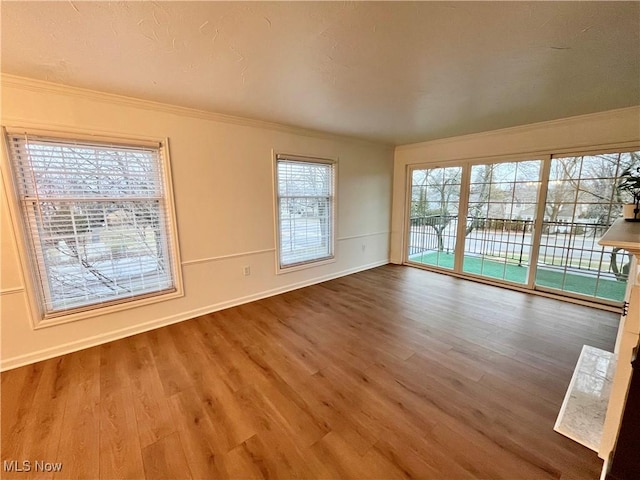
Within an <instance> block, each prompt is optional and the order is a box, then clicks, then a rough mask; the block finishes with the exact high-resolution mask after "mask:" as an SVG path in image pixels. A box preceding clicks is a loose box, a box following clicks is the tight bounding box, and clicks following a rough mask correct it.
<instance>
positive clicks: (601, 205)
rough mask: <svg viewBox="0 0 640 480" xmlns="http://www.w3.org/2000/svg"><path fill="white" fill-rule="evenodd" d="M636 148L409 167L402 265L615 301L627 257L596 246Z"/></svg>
mask: <svg viewBox="0 0 640 480" xmlns="http://www.w3.org/2000/svg"><path fill="white" fill-rule="evenodd" d="M638 165H640V152H637V151H636V152H616V153H605V154H597V155H579V156H567V155H565V156H549V157H547V158H546V159H544V158H543V159H531V160H523V161H508V162H494V163H479V162H467V163H461V164H459V165H452V166H446V167H435V168H415V169H413V170H410V179H411V185H410V201H409V202H410V205H409V207H410V208H409V215H408V218H407V253H406V261H407V263H409V264H418V265H425V266H428V267H434V268H438V269H445V270H449V271H453V272H456V273H459V274H463V275H468V276H470V277H482V278H488V279H492V280H494V281H498V282H502V283H509V284H517V285H521V286H523V287H526V288H529V289H539V290H548V291H552V292H556V293H559V294H562V295H567V296H571V297H577V298H583V299H591V300H595V301H599V302H605V303H606V302H608V303H616V302H619V301H621V300H622V299H623V298H624V292H625V288H626V280H627V276H628V269H629V262H630V256H629V255H628V254H627V253H626V252H624V251H621V250H616V249H611V248H603V247H600V246H599V245H598V243H597V240H598V239H599V238H600V237H601V236H602V234H603V233H604V232H605V231H606V229H607V228H608V227H609V226H610V225H611V224H612V223H613V221H614V220H615V219H616V218H618V217H619V216H620V212H621V209H622V198H621V197H620V194H619V192H618V191H617V189H616V179H617V178H618V176H619V175H620V173H621V172H622V171H623V170H625V169H626V168H629V167H632V166H638Z"/></svg>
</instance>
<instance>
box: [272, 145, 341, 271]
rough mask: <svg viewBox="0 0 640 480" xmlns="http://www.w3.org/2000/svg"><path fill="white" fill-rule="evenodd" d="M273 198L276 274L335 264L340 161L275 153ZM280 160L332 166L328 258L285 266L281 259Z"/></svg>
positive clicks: (273, 153)
mask: <svg viewBox="0 0 640 480" xmlns="http://www.w3.org/2000/svg"><path fill="white" fill-rule="evenodd" d="M272 155H273V188H274V190H273V192H274V193H273V198H274V229H275V243H276V253H275V261H276V274H283V273H289V272H295V271H299V270H303V269H306V268H311V267H316V266H320V265H326V264H330V263H334V262H335V261H336V238H337V232H336V225H337V221H336V216H337V181H338V160H337V159H333V158H327V157H322V156H311V155H297V154H289V153H278V152H275V151H273V152H272ZM280 160H283V161H289V162H300V163H303V162H305V163H312V164H313V163H315V164H324V165H330V166H331V174H332V175H331V195H330V197H329V198H330V203H331V204H330V207H329V214H330V219H329V228H330V229H331V234H330V236H329V250H330V254H329V255H328V256H323V257H320V258H318V259H312V260H306V261H303V262H299V263H293V264H289V265H283V264H282V259H281V231H280V200H281V195H280V192H279V184H278V162H279V161H280Z"/></svg>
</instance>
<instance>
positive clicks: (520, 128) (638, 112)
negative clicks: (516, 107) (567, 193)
mask: <svg viewBox="0 0 640 480" xmlns="http://www.w3.org/2000/svg"><path fill="white" fill-rule="evenodd" d="M627 112H628V113H629V114H630V115H635V116H636V117H637V118H638V119H639V120H638V124H639V125H640V105H633V106H631V107H623V108H616V109H614V110H605V111H604V112H595V113H585V114H583V115H575V116H573V117H565V118H558V119H555V120H546V121H543V122H536V123H528V124H526V125H516V126H515V127H507V128H499V129H497V130H487V131H486V132H478V133H470V134H468V135H459V136H455V137H446V138H438V139H436V140H428V141H426V142H417V143H409V144H406V145H398V146H396V151H403V150H413V149H416V148H424V147H430V146H436V145H445V144H447V143H458V142H469V141H473V140H477V139H481V138H485V137H491V136H495V135H517V134H518V133H527V132H531V131H532V130H536V129H544V128H550V127H558V126H567V125H570V124H572V123H578V124H580V123H583V122H585V121H589V120H603V119H606V118H611V117H618V116H621V115H624V114H625V113H627Z"/></svg>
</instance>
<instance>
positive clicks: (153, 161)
mask: <svg viewBox="0 0 640 480" xmlns="http://www.w3.org/2000/svg"><path fill="white" fill-rule="evenodd" d="M7 141H8V146H9V154H10V160H11V166H12V171H13V179H14V182H15V187H16V188H15V190H16V193H17V198H18V202H19V206H20V210H21V213H22V215H21V217H22V222H23V227H24V231H25V237H26V241H27V244H28V246H27V248H28V250H29V255H28V256H29V257H30V259H31V260H32V262H31V264H32V265H31V266H32V267H33V268H32V269H33V271H34V272H33V278H34V287H35V288H34V290H36V293H37V294H38V297H39V300H40V306H41V319H48V318H55V317H60V316H62V315H69V314H72V313H76V312H79V311H84V310H89V309H95V308H97V307H102V306H106V305H112V304H116V303H124V302H129V301H131V300H132V299H141V298H146V297H148V296H155V295H160V294H169V293H172V292H177V291H178V290H179V289H178V285H177V270H178V267H177V265H178V263H177V258H176V256H177V254H176V252H175V251H174V248H175V247H176V245H175V239H174V237H173V235H172V232H173V216H172V210H171V208H172V205H171V202H170V201H169V197H168V194H167V191H168V188H167V187H168V181H167V173H168V172H167V171H166V170H165V168H166V167H165V162H164V158H163V154H162V152H163V150H162V148H161V146H160V145H159V144H157V143H156V144H150V145H146V146H139V145H127V144H116V143H111V144H109V143H97V142H95V141H82V140H77V141H76V140H73V139H61V138H56V137H46V136H31V135H27V134H24V133H21V134H13V133H9V134H7Z"/></svg>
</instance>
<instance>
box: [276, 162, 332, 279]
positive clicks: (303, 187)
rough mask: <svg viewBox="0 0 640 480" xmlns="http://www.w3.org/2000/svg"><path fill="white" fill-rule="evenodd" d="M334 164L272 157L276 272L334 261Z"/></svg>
mask: <svg viewBox="0 0 640 480" xmlns="http://www.w3.org/2000/svg"><path fill="white" fill-rule="evenodd" d="M334 183H335V162H333V161H331V160H323V159H315V158H305V157H293V156H288V155H277V156H276V199H277V207H276V212H277V213H276V215H277V234H278V235H277V236H278V266H279V269H282V270H284V269H287V268H293V267H297V266H301V265H307V264H310V263H315V262H322V261H327V260H332V259H333V258H334V246H333V245H334V188H335V186H334Z"/></svg>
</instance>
